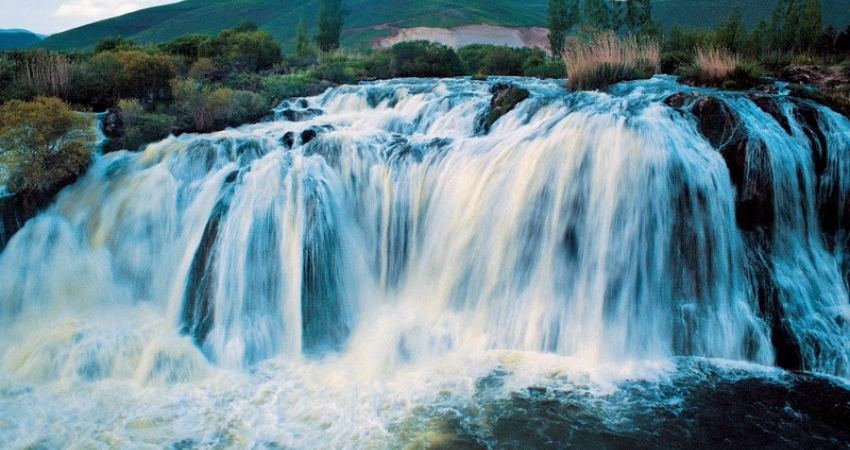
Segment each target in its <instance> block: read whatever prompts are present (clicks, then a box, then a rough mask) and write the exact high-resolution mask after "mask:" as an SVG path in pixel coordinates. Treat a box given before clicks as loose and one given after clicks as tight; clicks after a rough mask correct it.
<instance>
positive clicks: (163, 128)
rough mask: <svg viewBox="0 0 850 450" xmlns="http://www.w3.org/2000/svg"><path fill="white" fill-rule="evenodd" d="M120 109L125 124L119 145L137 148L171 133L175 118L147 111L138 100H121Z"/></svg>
mask: <svg viewBox="0 0 850 450" xmlns="http://www.w3.org/2000/svg"><path fill="white" fill-rule="evenodd" d="M118 109H119V111H120V113H121V121H122V122H123V124H124V136H123V138H122V139H121V140H120V142H119V145H118V146H119V147H122V148H126V149H130V150H135V149H138V148H140V147H141V146H143V145H145V144H148V143H151V142H156V141H159V140H162V139H164V138H166V137H168V135H169V134H171V130H172V127H173V125H174V119H173V118H172V117H171V116H169V115H167V114H155V113H148V112H146V111H145V108H144V106H142V104H141V103H140V102H139V101H138V100H120V101H119V102H118Z"/></svg>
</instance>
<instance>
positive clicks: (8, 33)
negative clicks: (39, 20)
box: [0, 28, 42, 50]
mask: <svg viewBox="0 0 850 450" xmlns="http://www.w3.org/2000/svg"><path fill="white" fill-rule="evenodd" d="M41 39H42V38H41V37H40V36H39V35H37V34H35V33H33V32H32V31H28V30H21V29H17V28H15V29H11V30H0V50H11V49H13V48H24V47H29V46H30V45H33V44H37V43H39V42H41Z"/></svg>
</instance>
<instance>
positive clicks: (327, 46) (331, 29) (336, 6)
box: [316, 0, 344, 53]
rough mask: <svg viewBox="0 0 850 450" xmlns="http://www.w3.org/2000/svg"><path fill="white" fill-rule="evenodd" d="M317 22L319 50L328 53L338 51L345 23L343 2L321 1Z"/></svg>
mask: <svg viewBox="0 0 850 450" xmlns="http://www.w3.org/2000/svg"><path fill="white" fill-rule="evenodd" d="M317 22H318V27H319V33H318V34H317V35H316V44H317V45H318V46H319V50H321V51H322V53H328V52H332V51H334V50H336V49H338V48H339V36H340V33H342V25H343V23H344V18H343V16H342V0H319V14H318V18H317Z"/></svg>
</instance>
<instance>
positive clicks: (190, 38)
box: [159, 33, 211, 60]
mask: <svg viewBox="0 0 850 450" xmlns="http://www.w3.org/2000/svg"><path fill="white" fill-rule="evenodd" d="M210 39H211V36H209V35H206V34H198V33H190V34H184V35H183V36H179V37H176V38H174V39H172V40H171V41H169V42H166V43H165V44H161V45H160V46H159V48H160V49H161V50H162V51H163V52H165V53H168V54H169V55H177V56H183V57H186V58H189V59H191V60H195V59H198V58H199V57H200V56H201V48H202V47H203V46H204V43H206V42H207V41H208V40H210Z"/></svg>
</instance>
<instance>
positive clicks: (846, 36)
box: [835, 25, 850, 54]
mask: <svg viewBox="0 0 850 450" xmlns="http://www.w3.org/2000/svg"><path fill="white" fill-rule="evenodd" d="M835 50H837V51H838V52H839V53H844V54H850V25H847V27H846V28H844V30H843V31H842V32H841V33H838V36H837V37H836V38H835Z"/></svg>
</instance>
